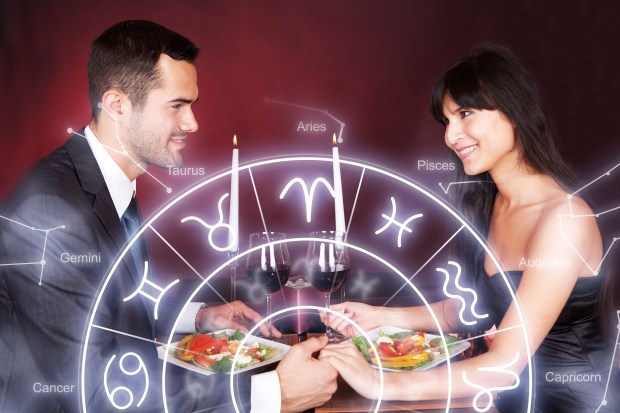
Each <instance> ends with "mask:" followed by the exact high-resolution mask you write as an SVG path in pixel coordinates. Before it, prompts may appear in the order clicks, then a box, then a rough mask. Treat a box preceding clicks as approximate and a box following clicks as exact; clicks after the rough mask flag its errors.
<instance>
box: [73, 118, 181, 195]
mask: <svg viewBox="0 0 620 413" xmlns="http://www.w3.org/2000/svg"><path fill="white" fill-rule="evenodd" d="M101 109H103V111H104V112H105V113H107V114H108V115H109V116H110V117H111V118H112V120H114V129H115V131H116V134H115V136H114V138H115V139H116V140H117V141H118V144H119V145H120V147H121V150H118V149H116V148H114V147H112V146H109V145H107V144H104V143H103V142H101V144H102V145H103V147H105V148H106V149H109V150H111V151H113V152H116V153H118V154H119V155H122V156H124V157H125V158H128V159H129V160H130V161H131V162H133V163H134V164H135V165H136V166H137V167H138V168H140V169H141V170H142V172H144V173H146V174H147V175H148V176H150V177H151V178H152V179H153V180H154V181H155V182H157V183H158V184H159V185H161V186H163V187H164V188H165V189H166V193H169V194H170V193H172V188H170V187H169V186H167V185H166V184H164V183H163V182H162V181H160V180H159V179H157V177H155V175H153V174H152V173H150V172H149V171H148V170H147V169H146V168H145V167H144V166H142V165H140V163H139V162H138V161H136V160H135V159H133V158H132V157H131V155H129V152H128V151H127V149H126V148H125V145H124V144H123V141H122V140H121V137H120V134H119V133H118V119H116V117H115V116H114V115H113V114H112V113H110V112H109V111H108V110H107V109H106V108H104V107H103V106H102V107H101ZM67 133H70V134H76V135H78V136H81V137H82V138H84V139H88V138H86V135H82V134H81V133H78V132H77V131H74V130H73V128H67Z"/></svg>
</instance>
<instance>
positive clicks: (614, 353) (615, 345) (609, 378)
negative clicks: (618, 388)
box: [594, 310, 620, 413]
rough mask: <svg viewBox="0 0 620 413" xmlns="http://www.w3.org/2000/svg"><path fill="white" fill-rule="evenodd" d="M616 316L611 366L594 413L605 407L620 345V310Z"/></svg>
mask: <svg viewBox="0 0 620 413" xmlns="http://www.w3.org/2000/svg"><path fill="white" fill-rule="evenodd" d="M616 314H617V316H618V334H617V335H616V344H614V346H613V347H614V352H613V354H612V355H611V364H610V365H609V373H608V374H607V384H605V393H603V400H601V404H600V405H599V406H598V409H596V411H595V412H594V413H598V411H599V410H601V407H603V406H606V405H607V391H608V390H609V382H610V380H611V373H612V371H613V370H614V359H615V358H616V353H617V352H618V343H620V310H617V311H616Z"/></svg>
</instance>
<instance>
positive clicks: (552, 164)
mask: <svg viewBox="0 0 620 413" xmlns="http://www.w3.org/2000/svg"><path fill="white" fill-rule="evenodd" d="M446 98H450V99H452V100H453V101H454V102H455V103H456V104H457V105H459V106H460V107H462V108H467V109H479V110H483V109H484V110H499V111H501V112H502V113H504V114H505V115H506V116H507V117H508V119H510V121H511V122H512V123H513V125H514V126H515V145H516V147H517V149H518V150H519V153H520V161H521V165H522V166H523V167H525V168H527V169H528V170H530V171H532V172H534V173H542V174H545V175H548V176H550V177H552V178H553V179H555V181H556V182H557V183H558V184H559V185H561V186H562V187H563V188H564V189H565V190H566V191H567V192H569V193H573V192H574V190H575V183H574V182H575V179H574V177H573V174H572V172H571V170H570V168H569V167H568V164H567V163H566V161H565V160H564V157H563V155H562V152H561V150H560V145H559V141H558V139H557V136H556V133H555V129H554V128H553V126H552V124H551V122H550V120H549V116H548V115H547V112H546V110H545V108H544V106H543V104H542V99H541V95H540V92H539V90H538V87H537V86H536V84H535V82H534V80H533V78H532V76H531V75H530V74H529V73H528V71H527V70H526V69H525V67H524V66H523V64H522V63H521V62H520V61H519V60H518V59H517V57H516V56H515V55H514V54H513V53H512V52H511V51H510V50H509V49H508V48H506V47H504V46H502V45H498V44H485V45H482V46H479V47H477V48H476V49H474V50H473V51H472V53H471V54H470V55H469V56H467V57H465V58H464V59H463V60H461V61H459V62H458V63H456V64H455V65H454V66H452V67H451V68H450V69H449V70H448V71H447V72H446V73H445V74H444V75H443V76H441V77H440V78H439V80H438V81H437V83H436V84H435V87H434V88H433V93H432V101H431V111H432V114H433V116H434V118H435V119H436V120H437V121H439V122H440V123H442V124H444V125H445V115H444V113H443V105H444V100H445V99H446ZM452 155H453V156H454V157H455V160H454V163H455V165H457V167H456V170H455V176H454V177H453V181H454V182H468V181H478V183H477V184H467V185H455V186H454V187H453V188H451V190H450V200H451V202H452V204H453V205H454V206H455V207H456V209H457V210H458V211H459V212H460V213H461V214H462V215H463V217H464V218H465V219H467V220H468V221H469V222H470V223H471V224H472V225H473V227H474V228H475V229H476V230H477V231H478V232H479V233H480V234H481V235H482V236H483V237H485V238H486V237H487V236H488V232H489V225H490V220H491V214H492V211H493V205H494V202H495V198H496V196H497V186H496V185H495V183H494V182H493V179H492V178H491V175H490V174H489V173H488V172H484V173H481V174H478V175H473V176H469V175H467V174H465V171H464V169H463V164H462V162H461V161H460V159H458V157H456V155H455V154H454V153H453V154H452ZM454 246H455V251H454V253H455V254H456V256H457V257H458V258H461V260H460V262H461V263H463V265H464V267H465V268H464V270H465V271H464V276H465V275H469V276H470V277H473V280H471V281H472V282H473V283H474V284H475V283H476V279H475V278H476V277H477V276H480V275H481V274H484V257H485V252H484V250H483V248H482V247H481V246H480V245H478V243H476V242H472V240H471V239H464V237H459V241H458V242H456V243H455V245H454Z"/></svg>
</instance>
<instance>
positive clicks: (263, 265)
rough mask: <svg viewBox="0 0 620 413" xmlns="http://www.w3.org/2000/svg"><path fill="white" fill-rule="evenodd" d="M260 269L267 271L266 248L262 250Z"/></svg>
mask: <svg viewBox="0 0 620 413" xmlns="http://www.w3.org/2000/svg"><path fill="white" fill-rule="evenodd" d="M260 269H261V270H263V271H267V255H266V254H265V247H262V248H261V249H260Z"/></svg>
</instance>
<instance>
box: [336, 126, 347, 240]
mask: <svg viewBox="0 0 620 413" xmlns="http://www.w3.org/2000/svg"><path fill="white" fill-rule="evenodd" d="M333 143H334V147H333V148H332V155H333V166H334V192H335V195H334V201H335V202H334V206H335V209H336V232H337V233H340V234H336V235H337V236H336V239H337V240H341V239H342V234H344V232H345V231H346V230H347V227H346V225H345V223H344V206H343V203H342V180H341V179H340V156H339V154H338V146H336V134H335V133H334V139H333Z"/></svg>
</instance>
